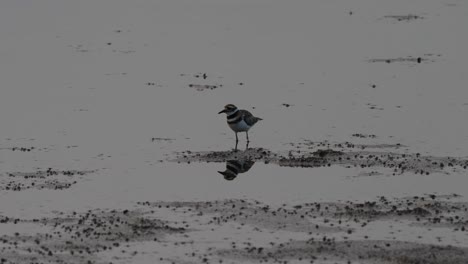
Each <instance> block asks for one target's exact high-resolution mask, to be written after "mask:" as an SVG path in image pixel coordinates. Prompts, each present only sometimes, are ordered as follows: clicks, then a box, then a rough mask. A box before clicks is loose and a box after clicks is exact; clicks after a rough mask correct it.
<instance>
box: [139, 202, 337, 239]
mask: <svg viewBox="0 0 468 264" xmlns="http://www.w3.org/2000/svg"><path fill="white" fill-rule="evenodd" d="M140 205H145V206H150V207H151V208H168V209H171V210H173V211H177V212H180V213H188V214H196V215H197V216H204V215H209V216H210V217H209V220H207V222H206V224H215V225H222V224H224V223H229V222H235V223H237V224H239V225H241V226H243V225H249V226H254V227H256V230H257V231H259V232H262V231H264V230H269V231H278V230H284V231H292V232H306V233H317V234H323V233H331V232H341V231H345V228H343V227H339V226H335V225H334V224H331V225H330V224H327V223H323V224H322V223H318V222H317V223H314V222H311V221H310V220H309V219H308V218H309V216H310V217H315V216H314V215H310V214H309V212H306V211H301V210H297V209H296V208H288V207H286V206H284V207H281V208H272V207H270V206H268V205H265V204H262V203H260V202H258V201H250V200H243V199H230V200H223V201H203V202H141V203H140Z"/></svg>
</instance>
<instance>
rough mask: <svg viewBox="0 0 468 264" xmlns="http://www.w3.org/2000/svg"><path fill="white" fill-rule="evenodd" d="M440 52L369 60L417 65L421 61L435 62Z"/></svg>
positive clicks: (371, 60) (372, 61)
mask: <svg viewBox="0 0 468 264" xmlns="http://www.w3.org/2000/svg"><path fill="white" fill-rule="evenodd" d="M440 56H441V55H440V54H424V55H422V56H418V57H414V56H407V57H398V58H376V59H369V60H367V62H370V63H376V62H384V63H387V64H390V63H403V64H407V65H410V66H415V65H418V64H421V63H430V62H435V61H436V59H435V57H440Z"/></svg>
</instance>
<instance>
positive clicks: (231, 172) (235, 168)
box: [218, 159, 255, 181]
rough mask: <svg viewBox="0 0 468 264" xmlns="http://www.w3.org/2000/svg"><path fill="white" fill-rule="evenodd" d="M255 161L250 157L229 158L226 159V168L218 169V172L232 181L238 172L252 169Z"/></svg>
mask: <svg viewBox="0 0 468 264" xmlns="http://www.w3.org/2000/svg"><path fill="white" fill-rule="evenodd" d="M254 163H255V161H253V160H249V159H239V160H228V161H226V170H225V171H218V173H219V174H221V175H223V176H224V179H225V180H226V181H232V180H234V179H235V178H236V177H237V175H238V174H241V173H245V172H247V171H248V170H250V168H252V166H253V165H254Z"/></svg>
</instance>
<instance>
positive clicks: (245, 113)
mask: <svg viewBox="0 0 468 264" xmlns="http://www.w3.org/2000/svg"><path fill="white" fill-rule="evenodd" d="M239 111H242V117H243V118H244V121H245V123H247V125H249V126H253V125H255V123H257V122H258V121H259V120H262V119H261V118H258V117H255V116H253V115H252V114H251V113H250V112H249V111H247V110H239Z"/></svg>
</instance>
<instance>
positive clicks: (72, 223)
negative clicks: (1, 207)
mask: <svg viewBox="0 0 468 264" xmlns="http://www.w3.org/2000/svg"><path fill="white" fill-rule="evenodd" d="M0 220H1V221H0V223H15V224H16V223H22V222H30V223H36V224H38V225H45V226H48V227H50V228H51V232H49V233H37V234H34V235H25V234H20V233H16V234H15V235H3V236H0V242H1V247H0V255H1V257H2V260H1V261H0V262H1V263H101V262H100V261H99V259H98V257H97V254H98V253H100V252H103V251H108V250H112V249H113V248H117V247H120V246H122V245H123V244H125V243H130V242H141V241H159V240H160V239H161V238H163V237H164V236H165V235H168V234H178V233H184V232H186V230H185V228H183V227H173V226H170V225H169V224H168V223H167V222H165V221H162V220H159V219H155V218H152V217H151V216H149V215H148V212H143V211H140V210H127V209H126V210H101V209H99V210H90V211H87V212H85V213H76V212H73V213H71V214H61V215H60V216H58V217H53V218H42V219H33V220H21V219H13V218H8V217H2V218H0Z"/></svg>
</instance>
